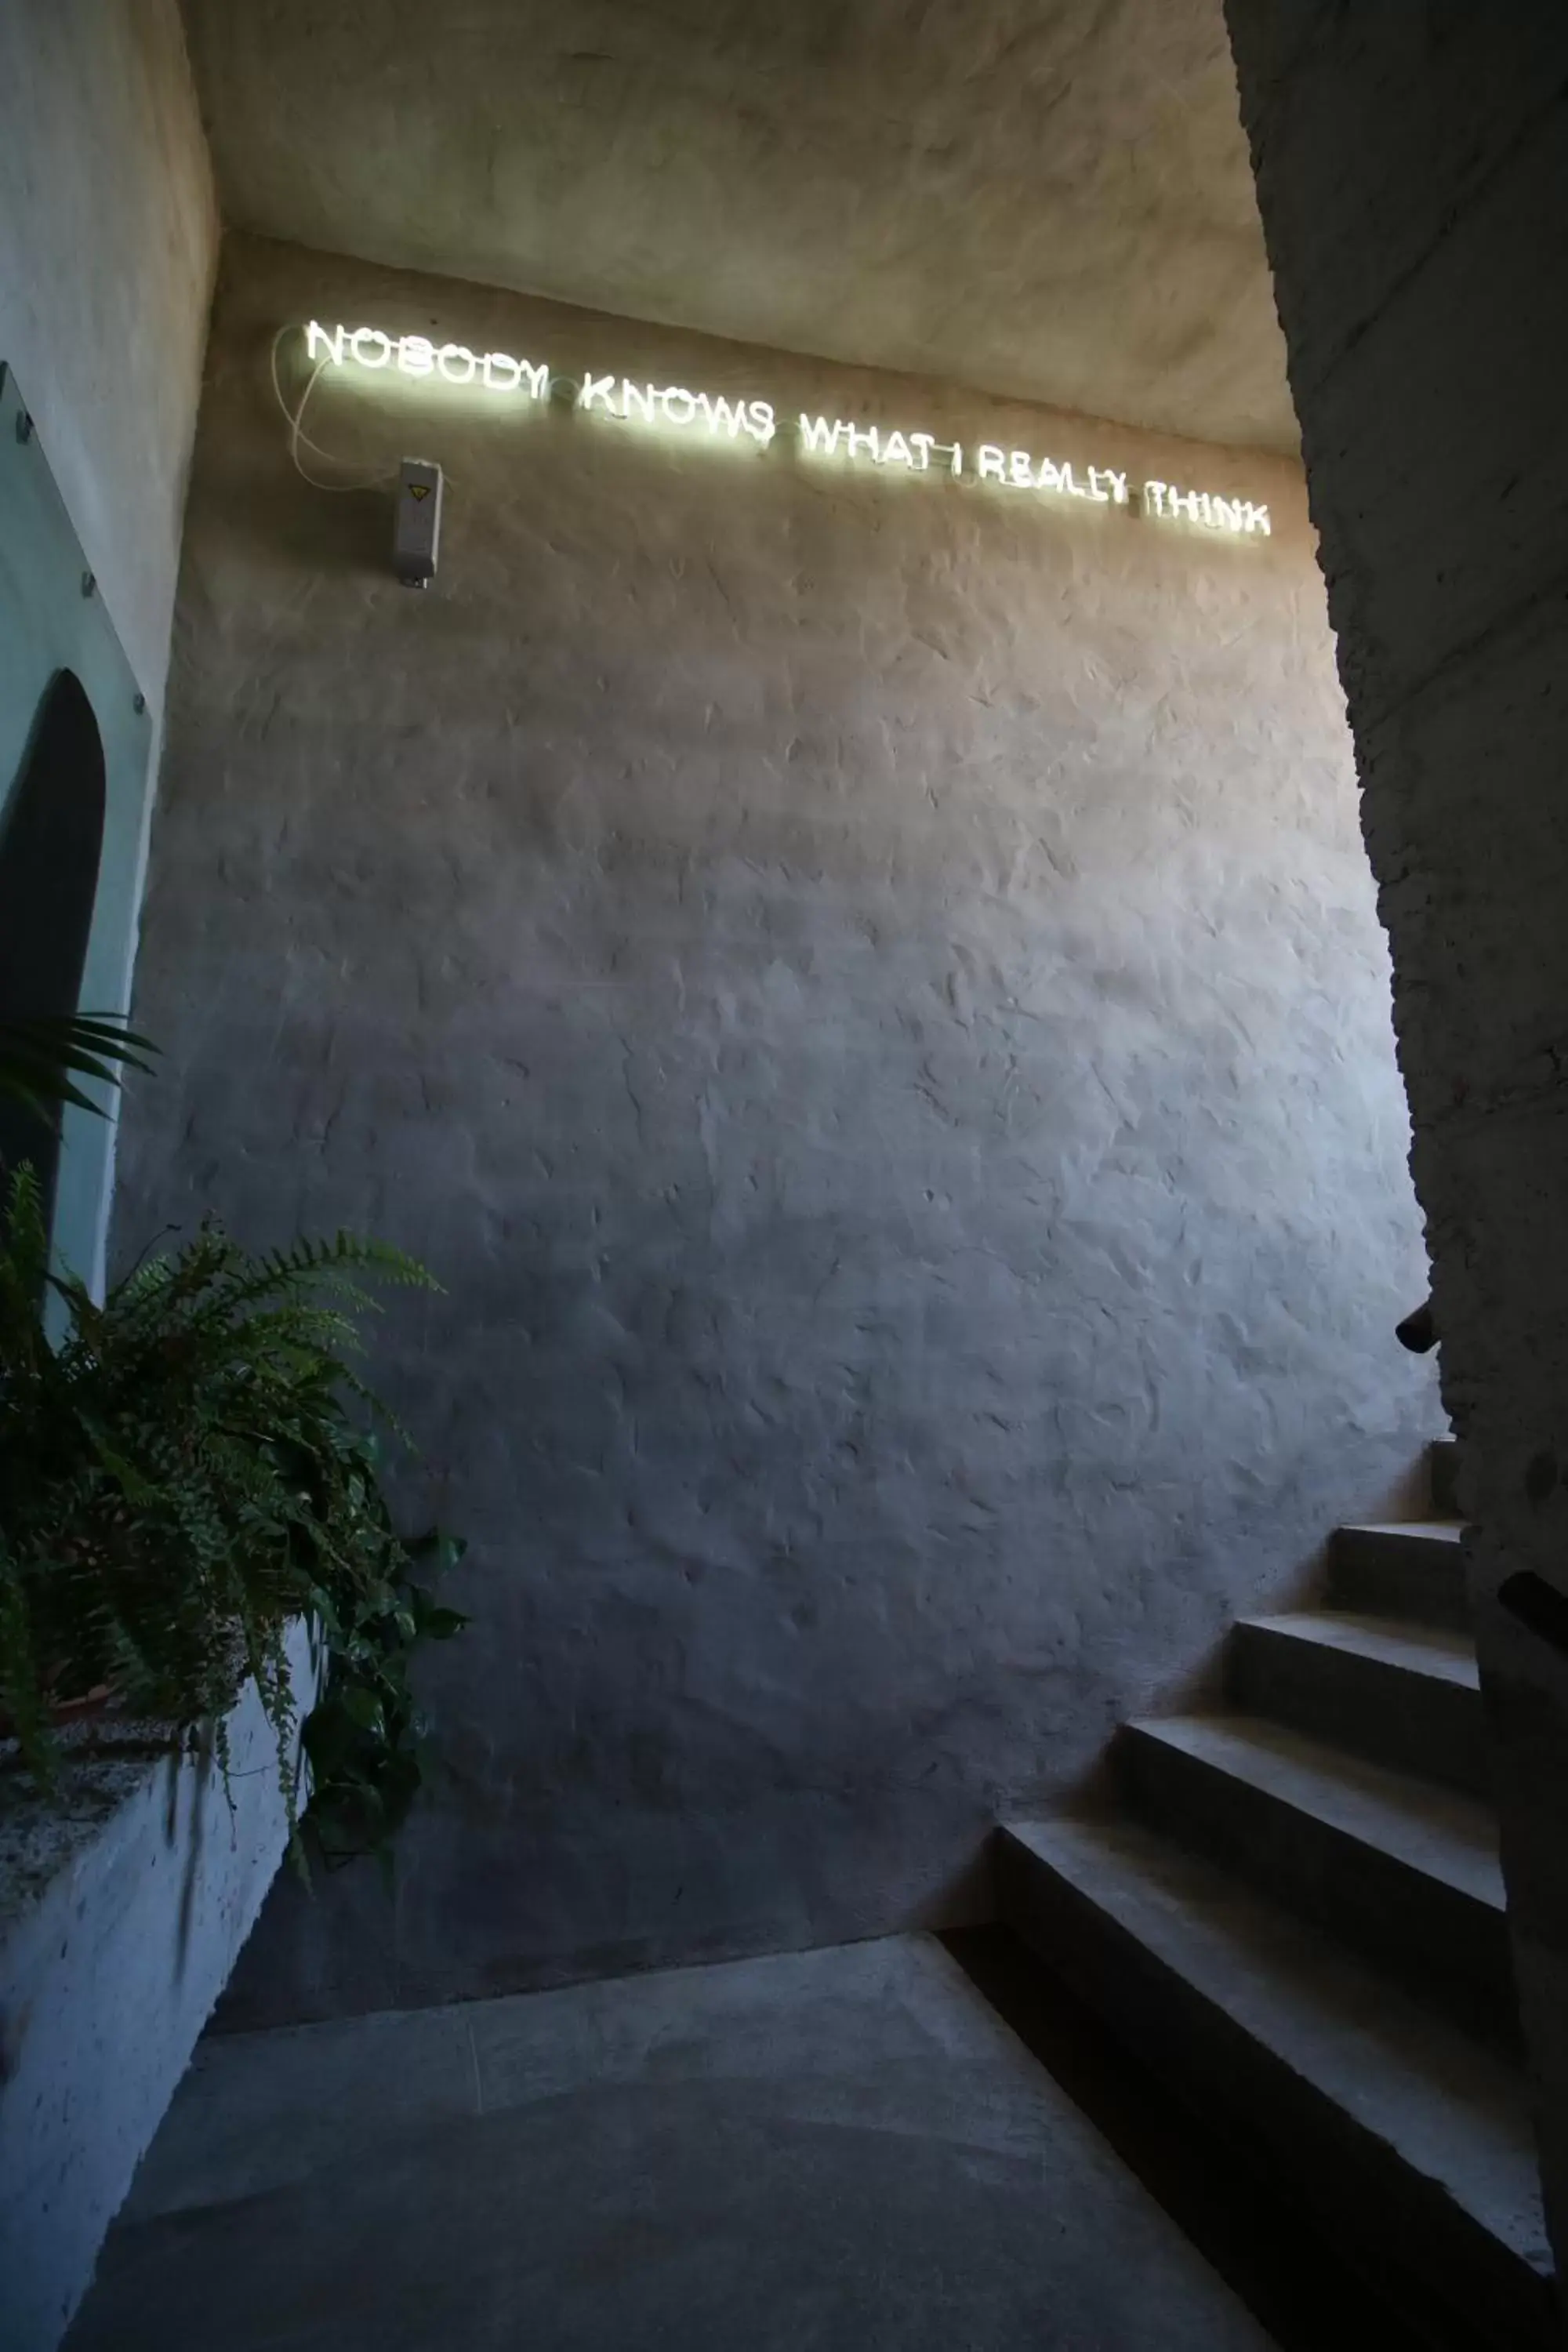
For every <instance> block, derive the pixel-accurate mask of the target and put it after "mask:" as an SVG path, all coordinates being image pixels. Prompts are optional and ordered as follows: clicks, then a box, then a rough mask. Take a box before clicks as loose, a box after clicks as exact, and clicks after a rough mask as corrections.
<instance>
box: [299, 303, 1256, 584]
mask: <svg viewBox="0 0 1568 2352" xmlns="http://www.w3.org/2000/svg"><path fill="white" fill-rule="evenodd" d="M305 350H306V356H307V358H308V359H310V361H312V362H316V363H318V364H319V365H321V366H326V365H328V364H331V365H332V366H337V367H341V366H342V364H343V362H344V361H345V360H349V359H353V360H355V361H357V362H358V363H359V365H360V366H361V367H365V368H370V369H373V370H374V369H379V368H387V367H391V366H394V365H395V367H396V368H397V371H398V373H400V374H403V375H406V376H412V377H415V378H419V377H422V376H429V375H432V374H435V375H439V376H440V377H442V378H443V379H444V381H445V382H447V383H455V384H469V383H475V382H476V381H478V382H479V383H481V384H482V385H483V386H484V388H485V390H486V391H487V392H495V393H501V394H509V393H524V394H526V396H527V397H528V398H529V399H531V400H547V399H548V398H549V397H550V391H551V374H550V370H549V368H548V367H547V366H546V365H544V364H543V363H542V362H535V361H532V360H520V359H514V358H513V357H512V356H511V354H510V352H484V353H482V354H476V353H475V352H471V351H470V350H469V349H468V345H467V344H466V343H442V344H440V345H438V346H437V344H435V343H434V342H432V341H431V340H430V338H429V337H428V336H426V335H401V336H393V335H389V334H387V333H386V332H385V331H384V330H383V329H382V328H380V327H353V328H351V327H345V326H343V325H342V324H339V325H338V326H335V327H327V326H323V325H322V324H321V320H319V319H312V320H310V322H309V324H308V325H307V326H306V328H305ZM617 383H618V399H619V405H617ZM576 403H577V405H578V407H579V408H584V409H591V408H604V409H605V410H606V411H607V412H608V414H609V415H612V416H614V417H616V419H617V420H618V421H620V422H622V423H627V422H633V421H635V422H637V423H638V424H645V425H656V424H658V423H660V422H663V423H665V424H668V425H675V426H676V427H677V428H679V429H680V430H682V431H685V430H688V429H689V428H690V427H692V426H694V425H701V426H702V428H703V429H704V431H705V432H706V433H707V434H708V435H709V436H710V438H713V439H717V438H719V437H720V436H723V437H725V438H727V439H729V440H730V441H731V442H733V441H735V440H737V439H738V438H739V436H741V435H742V433H744V434H746V435H748V436H750V437H751V438H752V439H753V440H754V441H755V442H757V444H758V445H759V446H761V447H763V448H765V447H766V446H767V445H768V443H769V442H770V441H771V440H772V439H773V436H774V434H775V433H776V432H777V430H778V420H777V416H776V414H775V412H774V409H773V404H772V403H771V402H770V401H766V400H752V399H743V400H731V398H729V397H728V395H727V394H721V393H707V392H689V391H688V390H687V388H686V386H685V385H684V384H666V385H663V386H660V385H658V384H653V383H632V382H631V380H630V378H629V377H626V376H622V377H620V378H619V379H617V378H616V377H615V376H613V375H601V376H596V375H594V374H591V373H590V374H587V375H585V376H584V378H583V381H582V383H581V384H580V385H579V387H578V389H577V394H576ZM799 422H800V441H801V446H803V447H804V448H805V450H807V451H808V452H811V453H813V454H816V455H818V456H828V457H831V456H835V455H837V454H838V453H839V452H843V453H845V454H847V456H848V457H850V458H851V459H852V460H854V459H861V458H865V459H868V460H869V462H870V463H871V464H872V465H874V466H903V467H908V468H909V470H910V472H911V473H918V474H927V473H931V471H933V470H934V466H935V460H936V459H937V458H938V457H945V458H946V460H947V465H948V471H949V473H950V474H952V476H953V477H954V478H956V479H960V480H962V479H963V478H964V470H963V467H964V458H963V444H962V443H961V442H958V441H939V440H938V439H937V438H936V436H935V435H934V434H931V433H924V432H913V431H905V430H903V429H901V428H896V429H894V430H891V431H888V432H884V431H882V430H881V429H879V427H878V426H877V425H857V424H854V423H851V422H849V421H848V420H847V419H845V418H843V417H831V418H830V417H826V416H809V415H806V414H805V411H804V410H802V411H800V412H799ZM1085 476H1087V478H1085ZM971 478H973V479H978V480H980V481H983V482H998V483H1000V484H1001V486H1002V487H1003V488H1005V489H1017V490H1028V489H1033V490H1046V491H1050V492H1053V493H1056V494H1058V495H1059V496H1061V497H1064V498H1074V499H1089V501H1090V502H1091V503H1092V504H1094V505H1096V506H1108V505H1110V504H1111V503H1112V502H1114V503H1115V504H1116V505H1118V506H1127V505H1128V504H1130V503H1131V490H1130V478H1129V476H1128V475H1127V474H1125V473H1121V472H1119V471H1118V470H1117V468H1116V467H1114V466H1088V467H1085V469H1084V475H1079V474H1078V473H1075V471H1074V469H1073V466H1072V464H1071V462H1070V461H1068V460H1066V459H1064V460H1062V461H1061V462H1059V463H1058V461H1057V460H1056V459H1055V458H1052V457H1035V456H1034V454H1033V453H1032V452H1031V451H1029V450H1027V449H1003V448H999V447H998V446H996V444H995V443H994V442H990V441H983V442H981V443H980V445H979V446H978V447H977V449H976V450H975V452H974V473H973V476H972V477H971ZM1141 501H1142V508H1143V511H1144V512H1145V513H1146V514H1150V515H1156V516H1159V517H1160V518H1162V519H1163V520H1166V521H1171V522H1188V523H1194V524H1201V525H1203V526H1204V527H1205V529H1207V530H1211V531H1223V532H1225V533H1226V534H1228V535H1229V536H1230V537H1232V538H1247V537H1250V536H1253V535H1255V534H1256V535H1258V536H1260V537H1262V538H1265V539H1268V538H1271V537H1272V535H1273V522H1272V519H1271V517H1270V515H1269V512H1268V507H1267V506H1260V505H1258V504H1257V503H1256V502H1255V501H1254V500H1252V499H1240V498H1225V497H1222V496H1221V495H1220V494H1219V492H1217V491H1213V490H1186V489H1182V488H1178V487H1177V486H1176V485H1175V484H1174V483H1172V482H1160V481H1152V480H1151V481H1146V482H1145V483H1144V484H1143V485H1142V492H1141Z"/></svg>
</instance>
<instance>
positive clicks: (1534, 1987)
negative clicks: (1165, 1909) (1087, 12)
mask: <svg viewBox="0 0 1568 2352" xmlns="http://www.w3.org/2000/svg"><path fill="white" fill-rule="evenodd" d="M1231 16H1232V29H1233V35H1234V38H1235V41H1236V47H1237V65H1238V68H1239V70H1240V76H1241V83H1242V93H1243V102H1244V111H1245V114H1246V116H1247V122H1248V127H1249V130H1250V132H1251V136H1252V141H1253V146H1254V155H1255V161H1256V163H1257V168H1258V194H1259V198H1260V202H1261V205H1262V209H1263V216H1264V224H1265V227H1266V230H1267V232H1268V240H1269V246H1270V251H1271V256H1272V259H1273V264H1274V268H1275V273H1276V280H1277V286H1278V291H1279V305H1280V312H1281V317H1282V319H1283V321H1284V325H1285V329H1286V334H1287V340H1288V342H1289V351H1290V366H1291V375H1292V381H1293V384H1294V389H1295V394H1296V401H1297V405H1298V407H1299V409H1300V415H1301V421H1302V431H1303V443H1304V447H1305V451H1306V457H1307V467H1308V474H1309V478H1310V484H1311V496H1312V508H1313V513H1314V516H1315V518H1316V520H1317V522H1318V525H1319V528H1320V530H1321V534H1322V542H1323V562H1324V567H1325V570H1326V572H1327V575H1328V583H1329V594H1330V603H1331V611H1332V614H1333V620H1334V625H1335V629H1336V631H1337V634H1338V636H1339V640H1340V648H1341V669H1342V676H1343V677H1344V681H1345V686H1346V689H1347V692H1348V696H1349V699H1350V708H1351V717H1352V723H1353V725H1354V728H1355V733H1356V739H1357V745H1358V751H1359V757H1360V763H1361V768H1362V772H1363V779H1364V783H1365V818H1366V834H1367V842H1368V846H1369V848H1370V850H1371V853H1372V859H1373V866H1374V868H1375V870H1376V874H1377V877H1378V881H1379V884H1380V904H1381V909H1382V913H1383V917H1384V921H1385V923H1386V924H1387V927H1388V932H1389V937H1390V940H1391V944H1392V949H1393V957H1394V1011H1395V1023H1396V1027H1397V1030H1398V1035H1399V1052H1400V1058H1401V1062H1402V1064H1403V1067H1404V1071H1405V1081H1406V1085H1407V1087H1408V1089H1409V1096H1410V1102H1411V1108H1412V1114H1413V1119H1414V1126H1415V1150H1414V1159H1413V1166H1414V1171H1415V1180H1416V1183H1417V1187H1418V1189H1419V1192H1420V1196H1421V1200H1422V1203H1423V1206H1424V1208H1425V1210H1426V1217H1427V1221H1428V1230H1429V1233H1430V1236H1431V1242H1432V1250H1433V1258H1434V1278H1435V1297H1436V1306H1437V1317H1438V1321H1439V1324H1440V1327H1441V1329H1442V1334H1443V1340H1442V1358H1443V1386H1444V1394H1445V1396H1446V1398H1447V1403H1448V1406H1449V1409H1450V1411H1451V1412H1452V1414H1453V1418H1454V1423H1455V1426H1456V1429H1457V1430H1458V1434H1459V1436H1460V1438H1461V1441H1462V1443H1463V1445H1464V1464H1465V1486H1464V1488H1463V1494H1462V1499H1464V1500H1465V1502H1466V1504H1467V1507H1468V1510H1469V1513H1470V1515H1471V1516H1472V1517H1473V1519H1474V1522H1475V1528H1474V1532H1473V1534H1472V1537H1471V1538H1470V1559H1471V1564H1472V1574H1473V1580H1474V1585H1475V1591H1476V1596H1477V1602H1478V1609H1479V1647H1480V1656H1481V1669H1482V1677H1483V1683H1484V1686H1485V1689H1486V1693H1487V1696H1488V1700H1489V1712H1490V1716H1491V1720H1492V1724H1493V1727H1494V1731H1495V1733H1496V1735H1497V1738H1498V1740H1499V1746H1500V1780H1501V1798H1502V1808H1503V1863H1504V1869H1505V1873H1506V1875H1507V1879H1508V1885H1509V1895H1510V1916H1511V1918H1512V1922H1513V1927H1514V1932H1515V1951H1516V1958H1517V1960H1518V1964H1519V1971H1520V1977H1521V1992H1522V1995H1523V2001H1524V2009H1525V2015H1526V2024H1527V2028H1528V2031H1529V2032H1530V2035H1531V2044H1532V2048H1533V2052H1534V2056H1535V2059H1536V2063H1537V2070H1538V2078H1539V2081H1540V2084H1541V2088H1542V2099H1543V2115H1544V2121H1545V2126H1546V2128H1545V2135H1544V2147H1545V2153H1546V2158H1547V2175H1548V2189H1549V2202H1551V2203H1552V2205H1553V2206H1554V2208H1555V2221H1554V2232H1555V2236H1556V2242H1557V2246H1558V2253H1559V2263H1560V2264H1561V2263H1562V2262H1563V2259H1564V2256H1565V2255H1568V1849H1565V1847H1564V1842H1563V1819H1564V1809H1565V1807H1568V1643H1563V1642H1562V1637H1561V1635H1559V1636H1558V1640H1557V1643H1555V1644H1554V1643H1553V1642H1552V1641H1551V1640H1548V1639H1544V1638H1542V1636H1541V1635H1540V1634H1538V1633H1531V1632H1529V1631H1527V1630H1526V1629H1525V1627H1524V1626H1523V1625H1521V1623H1520V1622H1519V1621H1518V1619H1517V1617H1515V1616H1514V1615H1512V1614H1511V1613H1510V1611H1509V1610H1508V1609H1507V1608H1506V1607H1503V1606H1500V1604H1499V1601H1498V1592H1499V1589H1500V1586H1501V1585H1503V1583H1504V1582H1505V1581H1506V1580H1508V1579H1509V1578H1510V1577H1511V1576H1513V1575H1515V1574H1517V1573H1520V1572H1521V1571H1522V1572H1529V1573H1532V1574H1534V1575H1537V1576H1539V1577H1540V1578H1542V1580H1544V1583H1545V1585H1546V1586H1547V1587H1549V1588H1550V1589H1551V1591H1555V1592H1556V1593H1557V1594H1558V1595H1559V1596H1560V1597H1559V1600H1558V1604H1557V1605H1558V1609H1559V1611H1562V1610H1563V1598H1562V1596H1563V1595H1564V1594H1565V1593H1568V1579H1565V1576H1564V1559H1565V1556H1568V1218H1565V1216H1564V1213H1563V1209H1564V1202H1565V1200H1568V1118H1565V1115H1564V1113H1565V1104H1568V1097H1565V1095H1564V1090H1563V1075H1564V1066H1565V1059H1564V1057H1565V1055H1568V803H1565V801H1564V797H1563V773H1564V768H1565V766H1568V695H1565V692H1564V656H1565V652H1568V633H1565V625H1564V612H1565V608H1564V601H1563V545H1564V530H1565V526H1568V436H1565V435H1564V432H1563V383H1564V381H1565V380H1568V313H1565V311H1564V309H1563V301H1562V291H1561V289H1562V286H1563V273H1564V268H1565V267H1568V168H1565V164H1564V158H1565V157H1568V18H1565V17H1564V16H1563V12H1562V11H1561V10H1558V9H1546V8H1533V9H1531V8H1518V9H1502V10H1492V9H1488V10H1485V11H1482V10H1479V9H1464V8H1458V7H1454V6H1441V7H1439V6H1433V7H1427V8H1424V9H1419V10H1416V9H1411V10H1396V9H1386V10H1384V9H1367V10H1359V11H1352V10H1347V9H1344V8H1342V7H1340V6H1337V5H1332V4H1331V0H1294V5H1289V6H1286V5H1270V6H1268V7H1253V6H1239V5H1237V6H1233V8H1232V11H1231ZM1539 1597H1540V1595H1539V1593H1538V1599H1539ZM1547 1605H1548V1608H1549V1607H1550V1593H1548V1595H1547ZM1548 1622H1549V1621H1548Z"/></svg>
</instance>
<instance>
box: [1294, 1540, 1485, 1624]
mask: <svg viewBox="0 0 1568 2352" xmlns="http://www.w3.org/2000/svg"><path fill="white" fill-rule="evenodd" d="M1461 1533H1462V1529H1461V1528H1460V1527H1459V1524H1458V1520H1457V1519H1452V1520H1451V1519H1414V1520H1409V1521H1405V1522H1400V1523H1398V1524H1394V1525H1390V1526H1386V1527H1378V1526H1369V1527H1356V1528H1335V1529H1334V1532H1333V1535H1332V1536H1331V1538H1330V1542H1329V1606H1330V1607H1331V1608H1332V1609H1346V1610H1352V1611H1354V1612H1358V1613H1360V1614H1363V1615H1365V1616H1368V1617H1399V1618H1403V1619H1405V1620H1406V1621H1407V1622H1410V1623H1412V1624H1417V1625H1445V1626H1448V1627H1451V1628H1453V1629H1454V1630H1456V1631H1458V1632H1459V1633H1465V1632H1467V1631H1468V1627H1469V1622H1470V1604H1469V1594H1468V1591H1467V1588H1466V1584H1465V1562H1464V1555H1463V1553H1462V1552H1461V1550H1460V1549H1459V1537H1460V1535H1461Z"/></svg>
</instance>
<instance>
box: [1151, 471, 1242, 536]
mask: <svg viewBox="0 0 1568 2352" xmlns="http://www.w3.org/2000/svg"><path fill="white" fill-rule="evenodd" d="M1143 509H1144V512H1145V513H1146V514H1148V513H1152V514H1157V515H1163V516H1166V517H1167V518H1168V519H1169V520H1171V521H1172V522H1201V523H1204V524H1205V525H1206V526H1207V528H1208V529H1209V530H1228V531H1230V532H1231V533H1232V534H1233V535H1234V536H1237V537H1240V536H1244V535H1245V534H1247V532H1250V531H1255V530H1260V531H1261V532H1262V533H1263V536H1264V538H1265V539H1268V538H1270V537H1271V536H1272V531H1271V527H1270V524H1269V520H1268V508H1267V507H1257V506H1254V505H1253V503H1252V500H1251V499H1221V498H1215V496H1214V494H1213V493H1212V492H1211V491H1209V490H1178V489H1176V488H1174V487H1173V485H1172V484H1171V483H1169V482H1145V483H1144V485H1143Z"/></svg>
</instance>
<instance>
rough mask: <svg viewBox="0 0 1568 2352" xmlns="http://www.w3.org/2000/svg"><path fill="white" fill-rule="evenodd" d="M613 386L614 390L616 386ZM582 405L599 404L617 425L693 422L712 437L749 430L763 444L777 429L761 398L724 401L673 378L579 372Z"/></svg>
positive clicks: (579, 402)
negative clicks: (646, 379)
mask: <svg viewBox="0 0 1568 2352" xmlns="http://www.w3.org/2000/svg"><path fill="white" fill-rule="evenodd" d="M617 385H618V386H619V390H618V391H617V389H616V387H617ZM577 405H578V407H579V408H582V409H603V410H604V411H605V413H606V415H610V416H613V417H615V418H616V420H617V421H618V422H619V423H621V424H623V425H630V424H642V425H676V426H678V427H679V428H681V429H682V430H685V429H687V428H688V427H692V426H695V427H696V428H697V429H698V430H700V431H701V432H704V433H708V434H710V435H711V436H714V437H715V438H717V437H720V436H728V438H729V439H730V440H731V441H733V440H734V438H735V437H736V436H737V434H741V433H749V434H750V435H751V436H752V440H753V441H755V442H756V443H757V444H758V445H759V446H761V447H762V448H764V449H765V448H766V447H767V446H768V443H769V442H770V441H771V440H772V439H773V435H774V434H775V433H776V432H777V430H778V422H777V419H776V418H775V417H774V415H773V408H772V406H771V404H769V403H768V402H767V401H765V400H726V399H723V398H721V397H717V398H716V397H715V396H714V395H713V394H711V393H707V392H688V391H687V389H686V387H685V385H684V384H679V383H666V384H657V383H633V382H632V381H631V379H630V377H629V376H624V375H623V376H613V375H585V376H584V378H583V382H582V383H581V385H580V386H579V387H578V392H577Z"/></svg>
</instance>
